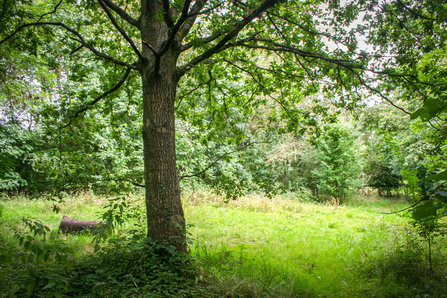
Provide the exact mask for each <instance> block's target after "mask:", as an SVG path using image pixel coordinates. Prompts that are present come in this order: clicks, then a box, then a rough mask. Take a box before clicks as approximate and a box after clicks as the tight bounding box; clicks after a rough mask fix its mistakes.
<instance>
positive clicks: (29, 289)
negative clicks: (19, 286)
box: [26, 280, 36, 296]
mask: <svg viewBox="0 0 447 298" xmlns="http://www.w3.org/2000/svg"><path fill="white" fill-rule="evenodd" d="M35 284H36V281H35V280H34V281H33V282H32V283H30V284H29V285H28V286H27V287H26V292H27V293H28V296H31V294H32V293H33V291H34V286H35Z"/></svg>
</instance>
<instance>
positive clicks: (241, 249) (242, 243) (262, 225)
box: [0, 192, 447, 297]
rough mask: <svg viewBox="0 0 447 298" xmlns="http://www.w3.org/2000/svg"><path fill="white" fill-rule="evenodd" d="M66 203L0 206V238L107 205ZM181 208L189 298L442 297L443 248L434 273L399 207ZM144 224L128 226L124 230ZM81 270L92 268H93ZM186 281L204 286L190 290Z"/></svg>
mask: <svg viewBox="0 0 447 298" xmlns="http://www.w3.org/2000/svg"><path fill="white" fill-rule="evenodd" d="M64 200H65V202H64V203H63V204H62V203H57V202H56V205H57V206H58V207H59V208H60V210H59V213H57V214H56V213H55V212H54V211H53V205H54V202H53V201H51V200H46V199H45V198H40V199H37V200H36V199H33V200H31V199H27V198H25V197H23V196H22V197H20V196H19V197H14V198H5V197H4V198H3V199H2V200H1V201H0V204H1V205H2V206H3V209H2V214H1V216H0V223H1V225H0V232H1V234H2V235H3V236H2V238H3V239H4V240H5V241H8V242H10V243H14V241H15V240H14V239H13V238H12V236H13V233H12V232H11V230H10V227H15V228H23V224H22V223H21V219H20V218H21V217H25V218H32V219H39V220H41V221H42V222H43V223H44V224H46V225H48V226H49V227H50V228H51V229H52V230H57V228H58V226H59V223H60V219H61V218H62V215H67V216H69V217H72V218H78V219H84V220H98V219H100V218H101V215H102V213H103V212H104V206H106V205H107V200H106V198H105V197H98V196H94V195H92V194H89V193H81V194H77V195H67V194H66V195H65V196H64ZM128 200H129V201H130V203H131V204H130V205H131V206H133V207H134V208H138V209H139V210H140V212H143V211H144V206H143V199H142V197H141V196H136V195H129V199H128ZM183 205H184V209H185V216H186V220H187V224H188V225H189V230H188V231H189V233H191V235H190V237H191V238H192V239H193V241H194V242H193V244H192V245H191V246H190V252H191V256H192V257H193V258H194V260H195V262H194V263H195V264H196V265H195V268H196V269H195V270H196V277H191V278H193V280H192V282H191V281H190V279H188V280H189V281H188V283H190V284H191V287H189V288H188V287H186V288H185V287H182V288H181V290H182V291H184V292H185V291H186V292H187V291H188V289H189V290H191V289H192V290H191V291H192V292H191V296H200V295H199V294H197V293H202V295H203V296H209V297H219V296H222V297H447V290H446V289H445V285H446V284H447V268H446V267H445V265H446V259H447V258H446V256H447V252H446V244H447V243H446V241H445V239H444V238H438V239H436V242H435V250H434V251H435V253H434V254H433V259H434V273H432V272H430V270H429V268H428V263H427V261H426V256H425V255H424V254H425V253H426V244H425V243H424V242H423V241H421V239H420V238H419V237H418V236H417V234H416V233H415V231H414V230H413V229H412V228H411V226H410V225H409V224H408V222H409V219H408V218H407V217H405V216H402V215H401V214H385V213H389V212H392V211H397V210H400V209H402V208H404V207H406V206H407V205H408V203H407V202H405V201H402V200H399V199H378V198H375V197H358V198H356V199H353V200H351V201H350V202H349V203H348V204H347V205H346V206H338V205H336V204H334V203H332V204H330V203H328V204H317V203H309V202H300V201H298V200H295V199H294V197H293V196H283V197H275V198H273V199H268V198H263V197H260V196H257V195H251V196H247V197H244V198H240V199H238V200H236V201H230V202H229V203H224V202H223V201H222V199H221V198H219V197H216V196H214V195H212V194H210V193H207V192H196V193H193V194H188V195H185V196H184V199H183ZM0 209H1V208H0ZM134 212H135V209H134ZM142 220H143V221H144V219H141V218H139V217H136V218H132V219H130V220H129V222H128V223H126V224H125V225H124V226H123V227H122V231H125V230H126V228H129V227H130V226H131V224H132V223H135V222H137V221H142ZM62 237H63V240H64V241H65V242H66V243H67V245H69V246H70V247H73V248H74V250H75V251H76V254H75V255H76V256H77V257H78V258H83V256H86V254H91V252H92V251H93V244H92V242H91V241H92V236H89V235H68V236H62ZM84 262H85V261H84ZM89 262H90V263H89ZM87 263H88V264H93V263H94V264H96V265H95V266H96V267H97V266H99V265H98V264H97V261H95V262H93V261H87ZM104 264H105V263H104ZM148 264H152V263H148ZM104 266H107V265H104ZM148 266H149V265H148ZM150 266H153V265H150ZM113 268H114V267H113V266H112V267H111V268H107V270H109V271H113V270H115V269H113ZM89 270H90V269H89ZM107 270H104V272H106V271H107ZM109 271H107V272H109ZM81 273H82V272H81ZM110 274H112V273H110ZM79 275H80V276H81V275H82V274H79ZM115 275H119V274H115ZM126 276H127V275H126ZM182 278H183V277H182ZM188 278H189V277H188ZM194 278H195V279H196V282H198V283H199V284H200V283H203V282H205V285H206V286H204V287H202V286H200V287H198V288H196V286H193V285H194ZM151 279H153V277H151ZM78 282H79V281H78ZM183 282H185V280H184V281H183ZM170 287H172V285H171V286H170ZM146 288H147V289H150V288H151V286H147V287H146ZM107 289H108V290H110V291H112V290H115V289H114V288H113V287H109V288H107ZM151 289H154V288H153V287H152V288H151ZM192 293H196V294H194V295H192ZM98 295H99V294H98ZM145 295H146V294H145ZM147 295H148V297H151V296H150V295H149V293H147ZM170 295H171V296H172V293H171V294H170ZM143 296H144V295H143ZM143 296H142V297H143ZM0 297H2V295H0ZM92 297H106V295H104V296H101V295H99V296H92ZM138 297H139V296H138ZM200 297H202V296H200Z"/></svg>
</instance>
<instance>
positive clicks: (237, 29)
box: [179, 0, 280, 75]
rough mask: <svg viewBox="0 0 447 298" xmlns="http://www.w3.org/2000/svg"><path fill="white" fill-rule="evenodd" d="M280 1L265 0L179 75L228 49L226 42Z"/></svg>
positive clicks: (186, 66) (187, 65)
mask: <svg viewBox="0 0 447 298" xmlns="http://www.w3.org/2000/svg"><path fill="white" fill-rule="evenodd" d="M279 1H280V0H265V1H264V2H263V3H262V4H261V5H260V6H259V7H258V8H257V9H255V10H253V11H252V12H251V13H250V14H249V15H247V16H246V17H245V18H244V19H242V21H240V22H239V23H237V24H236V25H235V26H234V29H233V30H232V31H231V32H229V33H227V34H226V35H225V36H224V37H223V38H222V39H221V40H220V41H219V42H218V43H217V44H216V45H214V46H213V47H211V48H210V49H209V50H207V51H205V52H204V53H202V54H201V55H199V56H197V57H196V58H194V59H192V60H191V61H190V62H189V63H187V64H185V65H183V66H182V67H181V68H180V69H179V70H180V72H179V73H180V75H182V74H184V73H185V72H186V71H188V70H189V69H191V68H192V67H194V66H195V65H197V64H199V63H200V62H202V61H204V60H206V59H208V58H209V57H211V56H212V55H214V54H216V53H218V52H220V51H222V50H223V49H226V48H228V47H229V46H228V45H226V44H227V42H228V41H230V40H231V39H233V38H234V37H236V36H237V35H238V34H239V32H240V31H241V30H242V29H243V28H244V27H245V26H246V25H247V24H248V23H250V22H251V21H252V20H254V19H255V18H257V17H259V16H260V15H261V14H262V13H263V12H265V11H266V10H267V9H269V8H270V7H272V6H274V5H275V4H276V3H278V2H279Z"/></svg>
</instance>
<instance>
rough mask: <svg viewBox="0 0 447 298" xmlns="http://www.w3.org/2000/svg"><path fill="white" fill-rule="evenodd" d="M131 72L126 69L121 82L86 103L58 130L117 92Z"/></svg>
mask: <svg viewBox="0 0 447 298" xmlns="http://www.w3.org/2000/svg"><path fill="white" fill-rule="evenodd" d="M131 70H132V69H130V68H127V69H126V73H125V74H124V76H123V77H122V78H121V80H120V81H119V82H118V83H117V84H116V85H115V86H113V87H112V88H111V89H110V90H108V91H106V92H104V93H103V94H101V95H100V96H98V97H97V98H95V99H94V100H92V101H91V102H89V103H87V104H86V105H85V106H84V107H83V108H82V109H80V110H78V111H77V112H76V113H74V115H72V116H69V118H70V120H69V121H68V123H67V124H66V125H64V126H61V127H60V128H66V127H68V126H70V125H71V122H72V121H73V119H75V118H77V117H78V116H79V114H81V113H82V112H85V111H87V110H88V109H89V108H90V107H92V106H93V105H95V104H97V103H98V102H99V101H100V100H101V99H103V98H104V97H106V96H107V95H109V94H112V93H113V92H115V91H116V90H118V89H119V88H120V87H121V85H122V84H124V82H125V81H126V80H127V78H128V77H129V74H130V72H131Z"/></svg>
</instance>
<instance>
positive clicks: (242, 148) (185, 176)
mask: <svg viewBox="0 0 447 298" xmlns="http://www.w3.org/2000/svg"><path fill="white" fill-rule="evenodd" d="M262 143H264V142H253V143H248V144H246V145H244V146H242V147H240V148H237V149H236V150H233V151H230V152H226V153H224V154H222V155H221V156H219V157H218V158H217V159H216V160H214V161H213V162H212V163H210V164H209V165H208V166H207V167H206V168H205V169H203V170H202V171H200V172H197V173H195V174H190V175H182V176H180V177H179V181H180V180H182V179H183V178H191V177H197V176H199V175H201V174H204V173H205V172H206V171H208V170H209V169H211V168H212V167H213V166H214V165H215V164H216V163H217V162H218V161H219V160H221V159H222V158H224V157H225V156H228V155H230V154H233V153H236V152H239V151H242V150H245V149H246V148H247V147H250V146H252V145H253V144H262Z"/></svg>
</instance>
